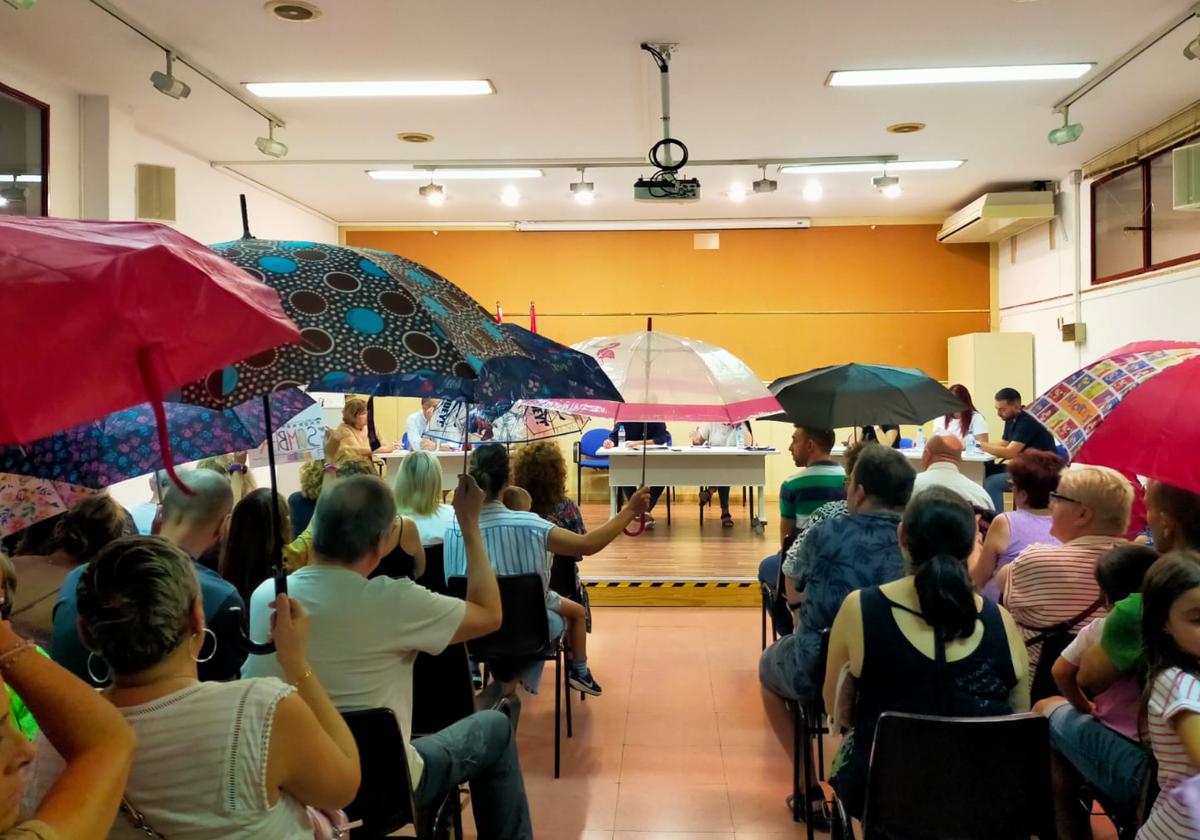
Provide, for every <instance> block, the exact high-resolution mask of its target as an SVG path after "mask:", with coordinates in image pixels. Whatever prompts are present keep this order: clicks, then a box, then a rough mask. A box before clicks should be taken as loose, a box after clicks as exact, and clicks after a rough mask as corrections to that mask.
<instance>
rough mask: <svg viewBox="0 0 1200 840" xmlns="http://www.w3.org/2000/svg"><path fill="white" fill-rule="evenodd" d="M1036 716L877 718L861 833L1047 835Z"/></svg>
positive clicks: (1046, 772) (1045, 761)
mask: <svg viewBox="0 0 1200 840" xmlns="http://www.w3.org/2000/svg"><path fill="white" fill-rule="evenodd" d="M1050 791H1051V787H1050V730H1049V727H1048V723H1047V720H1046V718H1044V717H1042V716H1041V715H1008V716H1005V717H986V718H939V717H932V716H928V715H910V714H899V713H896V712H888V713H886V714H884V715H882V716H880V718H879V724H878V726H877V727H876V729H875V743H874V746H873V747H872V750H871V767H870V771H869V772H868V774H867V798H866V807H865V811H864V814H863V831H864V834H865V837H866V838H868V840H871V838H878V837H897V838H899V837H902V838H921V840H924V838H929V840H933V838H943V837H954V838H957V839H958V840H972V838H980V840H983V838H988V839H989V840H993V839H994V838H1018V837H1021V838H1025V837H1030V836H1031V835H1037V836H1039V837H1042V838H1053V837H1055V831H1054V814H1053V805H1052V802H1051V799H1050Z"/></svg>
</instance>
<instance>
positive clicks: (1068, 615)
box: [996, 464, 1133, 699]
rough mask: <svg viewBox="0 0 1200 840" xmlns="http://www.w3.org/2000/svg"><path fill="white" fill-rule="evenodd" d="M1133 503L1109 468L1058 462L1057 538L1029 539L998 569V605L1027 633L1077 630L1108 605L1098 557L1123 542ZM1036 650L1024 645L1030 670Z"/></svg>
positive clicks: (1053, 508)
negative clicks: (1038, 541) (1029, 542)
mask: <svg viewBox="0 0 1200 840" xmlns="http://www.w3.org/2000/svg"><path fill="white" fill-rule="evenodd" d="M1132 503H1133V488H1132V487H1130V486H1129V482H1128V481H1126V480H1125V478H1124V477H1122V476H1121V474H1120V473H1118V472H1116V471H1115V470H1110V469H1109V468H1108V467H1097V466H1093V465H1091V464H1072V465H1071V466H1069V467H1067V468H1066V469H1065V470H1063V472H1062V475H1061V476H1060V478H1059V481H1058V489H1057V490H1055V491H1053V492H1052V493H1051V494H1050V518H1051V523H1052V524H1051V529H1050V533H1051V534H1052V535H1053V536H1055V537H1056V538H1057V539H1058V540H1059V541H1060V542H1061V543H1062V545H1033V546H1030V547H1029V548H1027V549H1025V550H1024V551H1022V552H1021V554H1020V556H1018V557H1017V559H1016V560H1014V561H1012V563H1010V564H1009V565H1007V566H1005V567H1004V568H1003V569H1001V570H1000V571H999V572H998V573H997V574H996V580H997V582H998V583H999V585H1000V587H1001V589H1002V590H1003V592H1004V605H1005V606H1006V607H1008V609H1009V611H1010V612H1011V613H1012V616H1013V618H1014V619H1016V621H1017V624H1019V625H1020V626H1021V631H1022V632H1023V633H1024V634H1025V638H1026V640H1033V639H1035V638H1037V637H1039V636H1043V635H1044V634H1047V633H1051V632H1054V631H1056V630H1059V629H1061V630H1062V631H1063V632H1066V633H1069V634H1075V633H1078V632H1079V631H1080V630H1081V629H1083V627H1084V625H1085V624H1087V622H1088V621H1089V620H1090V619H1092V618H1094V617H1099V616H1102V615H1105V614H1106V613H1107V612H1108V610H1107V609H1106V608H1105V606H1104V598H1103V597H1102V596H1101V594H1100V586H1099V585H1098V584H1097V583H1096V562H1097V561H1098V560H1099V559H1100V558H1101V557H1102V556H1103V555H1104V554H1105V553H1106V552H1107V551H1108V550H1109V549H1111V548H1113V547H1114V546H1117V545H1121V544H1123V543H1124V542H1125V539H1124V538H1123V537H1122V536H1121V535H1122V534H1124V533H1125V529H1126V527H1127V526H1128V524H1129V509H1130V506H1131V505H1132ZM1041 651H1042V644H1041V643H1040V642H1033V643H1032V644H1031V645H1030V646H1029V670H1030V673H1031V674H1033V675H1035V677H1036V675H1037V669H1038V663H1039V660H1040V658H1041ZM1053 664H1054V663H1053V662H1047V663H1046V667H1047V668H1048V667H1050V666H1052V665H1053ZM1034 699H1041V698H1037V697H1035V698H1034Z"/></svg>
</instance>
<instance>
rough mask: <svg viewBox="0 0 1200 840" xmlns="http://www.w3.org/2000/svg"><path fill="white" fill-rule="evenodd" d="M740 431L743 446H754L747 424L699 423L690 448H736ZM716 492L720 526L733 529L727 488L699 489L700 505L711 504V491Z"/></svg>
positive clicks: (752, 436)
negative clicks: (719, 508)
mask: <svg viewBox="0 0 1200 840" xmlns="http://www.w3.org/2000/svg"><path fill="white" fill-rule="evenodd" d="M739 429H741V431H742V438H743V441H744V445H746V446H753V445H754V435H753V434H751V432H750V424H749V423H701V424H700V425H699V426H697V427H696V430H695V431H693V432H692V446H705V445H708V446H737V434H738V430H739ZM714 490H716V491H717V499H718V500H719V501H720V502H721V526H722V527H724V528H732V527H733V517H731V516H730V515H729V487H728V486H725V487H715V486H714V487H701V488H700V504H701V505H707V504H709V503H711V502H712V494H713V491H714Z"/></svg>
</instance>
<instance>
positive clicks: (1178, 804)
mask: <svg viewBox="0 0 1200 840" xmlns="http://www.w3.org/2000/svg"><path fill="white" fill-rule="evenodd" d="M1142 602H1143V609H1144V614H1143V616H1142V642H1143V647H1144V650H1145V657H1146V690H1147V693H1148V694H1147V696H1148V699H1147V702H1146V706H1145V718H1146V721H1147V724H1148V728H1149V732H1150V746H1151V749H1152V750H1153V751H1154V758H1155V761H1157V762H1158V787H1159V793H1158V797H1157V798H1156V799H1155V800H1154V807H1153V808H1152V809H1151V811H1150V816H1149V817H1148V818H1147V820H1146V823H1145V824H1144V825H1143V826H1142V828H1141V830H1140V831H1139V832H1138V835H1137V836H1138V838H1139V840H1180V838H1192V837H1197V836H1200V815H1197V813H1196V811H1195V809H1194V806H1192V805H1191V803H1190V802H1189V801H1188V800H1186V799H1184V798H1182V797H1180V796H1178V791H1177V790H1176V788H1178V787H1179V786H1180V784H1182V783H1183V782H1185V781H1188V780H1194V778H1195V777H1196V776H1197V775H1200V637H1198V636H1197V633H1196V616H1197V615H1198V614H1200V555H1197V554H1196V553H1195V552H1193V551H1173V552H1171V553H1170V554H1167V555H1165V556H1164V557H1162V558H1161V559H1160V560H1159V561H1158V562H1156V563H1155V564H1154V565H1153V566H1151V567H1150V571H1149V572H1147V573H1146V579H1145V581H1144V583H1143V586H1142ZM1193 785H1194V782H1193Z"/></svg>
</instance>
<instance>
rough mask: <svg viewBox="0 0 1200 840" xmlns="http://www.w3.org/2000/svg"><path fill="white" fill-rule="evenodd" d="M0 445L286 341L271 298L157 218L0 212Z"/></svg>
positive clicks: (154, 396)
mask: <svg viewBox="0 0 1200 840" xmlns="http://www.w3.org/2000/svg"><path fill="white" fill-rule="evenodd" d="M0 300H3V301H4V312H5V313H7V314H8V315H9V318H8V319H7V323H6V327H5V329H4V331H3V333H0V358H3V359H4V371H5V372H4V387H3V388H2V389H0V444H11V443H27V442H29V441H33V440H37V439H39V438H44V437H47V436H49V435H51V434H53V433H54V432H57V431H59V430H61V429H65V428H68V427H70V426H74V425H77V424H79V423H85V422H87V421H89V420H94V419H95V418H97V417H102V416H104V415H106V414H111V413H113V412H115V411H120V410H121V409H124V408H128V407H129V406H132V405H137V404H139V403H143V402H146V401H147V400H150V401H151V402H157V401H158V400H160V399H161V397H162V394H163V393H164V392H167V391H170V390H172V389H173V388H177V387H179V386H180V385H182V384H184V383H185V382H188V381H190V380H193V379H196V378H198V377H201V376H204V375H206V374H207V373H208V372H209V371H211V370H213V369H214V368H221V367H223V366H224V365H226V364H227V363H229V362H231V361H233V360H235V359H244V358H247V357H252V356H254V355H255V354H256V353H262V352H264V351H268V350H269V349H270V348H274V347H278V346H280V345H286V344H289V343H294V342H296V341H298V340H299V338H300V334H299V332H298V331H297V330H296V328H295V326H294V325H293V324H292V323H291V321H290V320H288V317H287V316H286V315H285V314H284V312H283V310H282V309H281V308H280V306H279V298H278V295H277V294H276V293H275V292H274V291H273V290H271V289H268V288H266V287H264V286H263V285H262V284H261V283H256V282H255V281H254V279H253V278H251V277H249V276H247V274H246V272H244V271H242V270H241V269H239V268H237V267H235V266H232V265H230V264H229V263H228V262H227V261H225V260H222V259H220V258H218V257H217V256H216V255H215V254H213V253H212V252H211V251H209V250H208V249H207V248H205V247H204V246H202V245H200V244H198V243H196V242H194V241H193V240H191V239H189V238H188V237H186V236H184V235H183V234H181V233H178V232H176V231H175V230H172V229H171V228H169V227H167V226H165V225H158V224H149V223H144V222H85V221H76V220H73V219H42V218H24V217H17V216H0Z"/></svg>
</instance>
